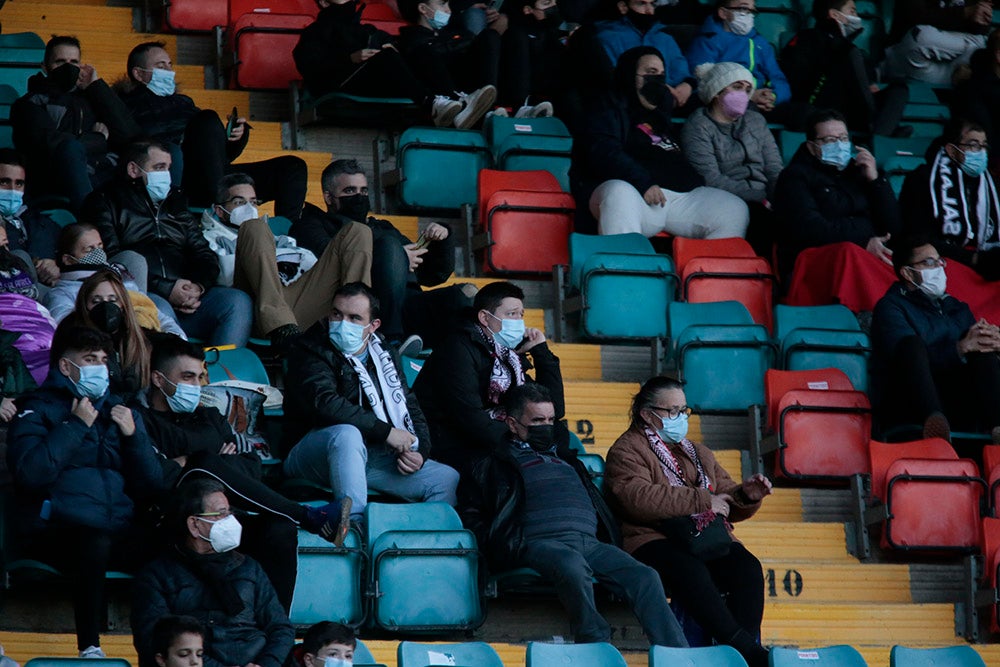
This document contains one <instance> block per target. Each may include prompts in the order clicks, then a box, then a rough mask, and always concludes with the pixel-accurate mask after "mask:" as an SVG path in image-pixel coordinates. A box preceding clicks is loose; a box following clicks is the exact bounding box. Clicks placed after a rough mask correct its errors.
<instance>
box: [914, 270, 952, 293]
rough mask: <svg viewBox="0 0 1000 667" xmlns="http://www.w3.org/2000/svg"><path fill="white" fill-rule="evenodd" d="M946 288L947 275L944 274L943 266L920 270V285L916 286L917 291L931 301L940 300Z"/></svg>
mask: <svg viewBox="0 0 1000 667" xmlns="http://www.w3.org/2000/svg"><path fill="white" fill-rule="evenodd" d="M914 284H916V283H914ZM947 288H948V274H946V273H945V272H944V267H943V266H935V267H934V268H933V269H921V270H920V284H919V285H917V289H919V290H920V291H921V292H923V293H924V294H926V295H927V296H929V297H931V298H932V299H940V298H941V297H943V296H944V292H945V290H946V289H947Z"/></svg>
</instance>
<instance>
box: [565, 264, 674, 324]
mask: <svg viewBox="0 0 1000 667" xmlns="http://www.w3.org/2000/svg"><path fill="white" fill-rule="evenodd" d="M581 270H582V278H581V280H582V287H581V289H580V292H581V294H582V296H583V314H582V315H581V318H580V324H581V328H582V330H583V333H584V334H585V335H586V336H589V337H591V338H605V339H616V338H631V339H635V338H642V339H647V338H665V337H666V336H667V308H668V307H669V305H670V303H671V302H672V301H673V300H674V295H675V293H676V291H677V277H676V275H675V274H674V266H673V262H671V260H670V258H669V257H667V256H666V255H652V254H641V255H632V254H626V253H605V252H599V253H595V254H592V255H590V256H589V257H588V258H587V260H586V261H585V262H584V263H583V267H582V269H581Z"/></svg>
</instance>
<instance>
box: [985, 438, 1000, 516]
mask: <svg viewBox="0 0 1000 667" xmlns="http://www.w3.org/2000/svg"><path fill="white" fill-rule="evenodd" d="M983 476H984V477H985V478H986V481H987V482H988V483H989V500H990V507H992V508H996V507H998V506H1000V445H984V446H983Z"/></svg>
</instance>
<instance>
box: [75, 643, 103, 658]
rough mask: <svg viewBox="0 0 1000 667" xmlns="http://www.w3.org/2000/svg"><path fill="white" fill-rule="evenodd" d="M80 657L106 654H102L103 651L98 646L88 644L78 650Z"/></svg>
mask: <svg viewBox="0 0 1000 667" xmlns="http://www.w3.org/2000/svg"><path fill="white" fill-rule="evenodd" d="M80 657H81V658H106V657H108V656H106V655H104V651H103V650H101V647H100V646H88V647H87V648H85V649H83V650H82V651H80Z"/></svg>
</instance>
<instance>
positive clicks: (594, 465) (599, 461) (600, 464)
mask: <svg viewBox="0 0 1000 667" xmlns="http://www.w3.org/2000/svg"><path fill="white" fill-rule="evenodd" d="M578 456H579V458H580V462H581V463H583V466H584V467H585V468H586V469H587V473H588V474H589V475H590V481H591V482H593V484H594V486H596V487H597V490H598V491H604V459H603V458H602V457H601V455H600V454H579V455H578Z"/></svg>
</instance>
